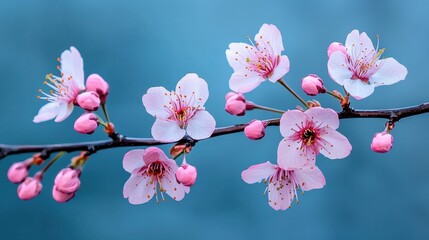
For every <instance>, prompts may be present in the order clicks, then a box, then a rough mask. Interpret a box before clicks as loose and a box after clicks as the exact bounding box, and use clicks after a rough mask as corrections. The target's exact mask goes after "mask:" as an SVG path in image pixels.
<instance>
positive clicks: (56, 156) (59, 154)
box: [42, 151, 66, 173]
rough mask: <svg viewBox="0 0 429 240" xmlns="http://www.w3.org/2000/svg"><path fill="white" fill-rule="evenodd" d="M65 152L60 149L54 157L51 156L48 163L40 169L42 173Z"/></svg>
mask: <svg viewBox="0 0 429 240" xmlns="http://www.w3.org/2000/svg"><path fill="white" fill-rule="evenodd" d="M65 153H66V152H65V151H61V152H59V153H58V154H57V155H55V157H54V158H52V160H51V161H49V163H48V164H46V166H45V167H44V168H43V169H42V173H44V172H46V171H47V170H48V169H49V168H50V167H51V166H52V164H54V163H55V162H56V161H57V160H58V159H60V158H61V157H62V156H63V155H64V154H65Z"/></svg>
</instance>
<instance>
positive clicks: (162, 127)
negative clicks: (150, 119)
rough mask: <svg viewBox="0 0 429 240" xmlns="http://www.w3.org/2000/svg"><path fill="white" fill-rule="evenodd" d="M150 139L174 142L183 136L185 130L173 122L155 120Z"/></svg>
mask: <svg viewBox="0 0 429 240" xmlns="http://www.w3.org/2000/svg"><path fill="white" fill-rule="evenodd" d="M151 132H152V137H153V138H154V139H155V140H157V141H161V142H176V141H179V140H180V139H182V138H183V137H184V136H185V133H186V132H185V130H184V129H182V128H180V127H179V125H178V124H177V123H176V122H174V121H168V120H162V119H159V118H157V119H156V121H155V123H154V124H153V126H152V129H151Z"/></svg>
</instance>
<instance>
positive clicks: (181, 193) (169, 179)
mask: <svg viewBox="0 0 429 240" xmlns="http://www.w3.org/2000/svg"><path fill="white" fill-rule="evenodd" d="M161 182H162V187H163V188H164V191H165V193H167V194H168V195H169V196H170V197H171V198H173V199H174V200H176V201H180V200H182V199H183V198H184V197H185V193H188V192H189V189H190V188H189V187H186V186H183V185H182V184H180V183H178V182H177V180H176V176H175V173H174V172H173V171H169V172H168V173H166V174H165V175H164V177H162V179H161Z"/></svg>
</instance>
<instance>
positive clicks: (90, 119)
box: [74, 74, 109, 134]
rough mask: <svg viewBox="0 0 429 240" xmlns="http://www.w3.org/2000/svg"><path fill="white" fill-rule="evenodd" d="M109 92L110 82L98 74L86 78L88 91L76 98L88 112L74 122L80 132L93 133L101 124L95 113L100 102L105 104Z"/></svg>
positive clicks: (75, 127)
mask: <svg viewBox="0 0 429 240" xmlns="http://www.w3.org/2000/svg"><path fill="white" fill-rule="evenodd" d="M108 94H109V84H108V83H107V82H106V81H104V79H103V78H102V77H101V76H100V75H98V74H91V75H90V76H89V77H88V79H87V80H86V91H85V92H83V93H81V94H79V95H78V96H77V98H76V101H77V104H79V106H80V107H81V108H83V109H85V110H86V111H87V112H86V113H84V114H82V115H81V116H80V117H79V118H78V119H77V120H76V121H75V123H74V129H75V130H76V131H77V132H78V133H82V134H92V133H93V132H94V131H95V129H97V127H98V125H99V124H100V122H99V120H98V116H97V115H96V114H94V113H93V111H96V110H97V109H98V108H99V106H100V104H105V103H106V100H107V95H108Z"/></svg>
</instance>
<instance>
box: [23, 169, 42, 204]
mask: <svg viewBox="0 0 429 240" xmlns="http://www.w3.org/2000/svg"><path fill="white" fill-rule="evenodd" d="M41 180H42V175H41V174H36V175H35V176H34V177H27V178H26V179H25V180H24V182H22V183H21V184H20V185H19V186H18V190H17V192H18V197H19V198H20V199H22V200H30V199H32V198H34V197H36V196H37V195H39V193H40V191H42V187H43V186H42V183H41Z"/></svg>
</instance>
